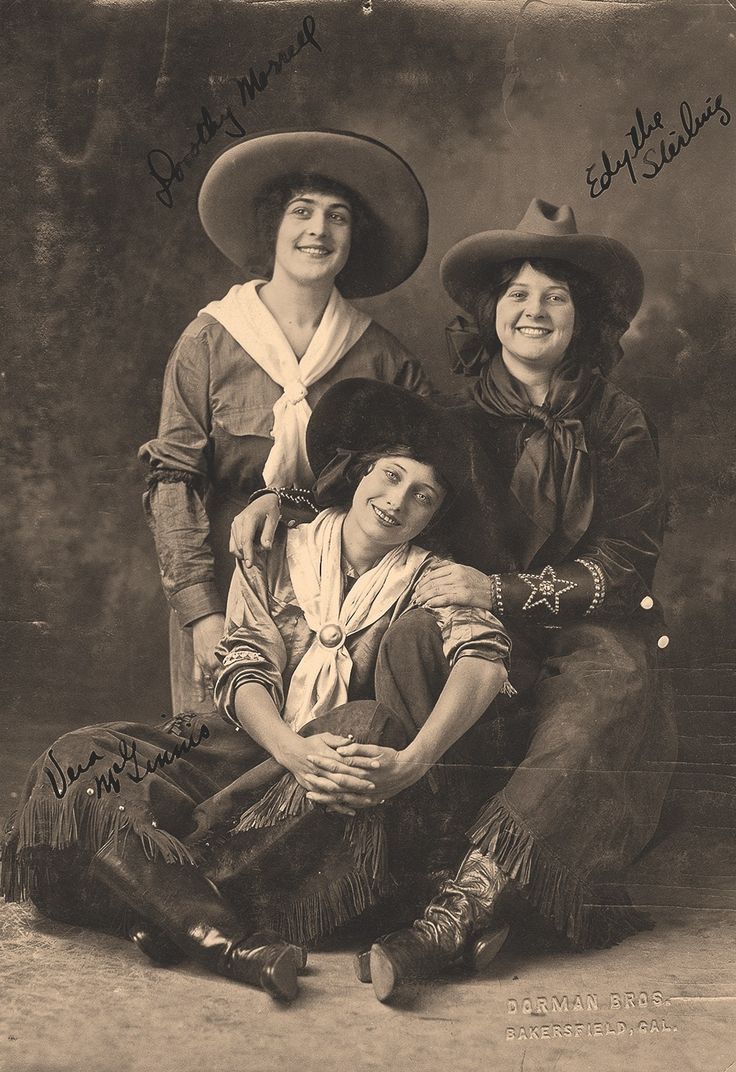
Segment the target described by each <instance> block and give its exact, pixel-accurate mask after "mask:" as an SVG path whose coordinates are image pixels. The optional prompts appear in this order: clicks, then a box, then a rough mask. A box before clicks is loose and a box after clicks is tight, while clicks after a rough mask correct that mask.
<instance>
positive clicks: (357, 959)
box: [353, 949, 371, 983]
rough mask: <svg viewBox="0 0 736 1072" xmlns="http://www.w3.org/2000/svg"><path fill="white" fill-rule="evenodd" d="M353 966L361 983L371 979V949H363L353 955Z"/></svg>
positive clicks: (368, 981)
mask: <svg viewBox="0 0 736 1072" xmlns="http://www.w3.org/2000/svg"><path fill="white" fill-rule="evenodd" d="M353 967H354V968H355V974H356V976H357V979H358V982H359V983H370V981H371V951H370V949H363V950H362V951H361V952H360V953H356V954H355V956H354V957H353Z"/></svg>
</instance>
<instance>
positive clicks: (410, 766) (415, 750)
mask: <svg viewBox="0 0 736 1072" xmlns="http://www.w3.org/2000/svg"><path fill="white" fill-rule="evenodd" d="M398 758H399V762H400V763H401V765H402V767H403V768H404V770H405V771H406V773H407V775H411V776H412V780H411V782H409V785H413V784H414V782H418V781H419V779H420V778H423V777H424V775H425V774H426V773H427V771H428V770H429V768H430V767H431V766H432V764H433V762H434V759H433V758H432V757H430V756H429V755H427V753H426V752H425V751H424V750H423V749H422V747H421V744H419V745H418V744H417V738H414V740H413V741H412V742H411V744H408V745H407V746H406V748H404V749H402V750H401V751H400V752H399V755H398Z"/></svg>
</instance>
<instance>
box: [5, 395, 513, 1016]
mask: <svg viewBox="0 0 736 1072" xmlns="http://www.w3.org/2000/svg"><path fill="white" fill-rule="evenodd" d="M308 450H309V459H310V463H311V465H312V467H313V469H314V471H315V472H317V473H319V474H320V482H319V484H318V487H319V488H320V490H321V492H322V493H323V494H324V495H325V496H326V501H329V502H333V503H335V504H336V505H335V506H333V507H331V508H329V509H327V510H325V511H323V512H322V513H320V514H319V516H318V517H317V518H316V519H315V521H314V522H313V523H312V524H309V525H306V526H303V527H302V528H298V529H294V530H293V531H289V532H288V534H287V535H286V536H285V538H282V539H280V541H279V543H278V546H277V548H276V551H275V553H274V554H272V555H271V556H270V557H269V559H268V561H267V563H264V564H263V565H262V566H259V567H258V568H257V569H253V570H251V571H248V572H247V573H246V572H245V571H243V570H242V569H239V570H238V571H237V572H236V574H235V577H234V579H233V582H232V586H231V593H230V601H229V606H228V618H229V632H228V635H227V636H226V637H225V639H224V640H223V642H222V644H221V646H220V648H219V655H220V658H221V662H222V672H221V674H220V676H219V679H218V681H217V686H216V694H217V698H218V701H219V703H220V704H221V707H222V710H223V712H224V714H225V716H226V720H227V721H215V722H213V721H210V720H207V719H206V716H193V717H190V718H186V717H180V718H178V719H174V720H173V721H172V722H171V723H169V724H168V725H167V726H165V727H164V728H162V729H161V730H158V729H154V728H152V727H150V726H146V725H141V724H136V723H108V724H106V725H105V724H103V725H99V726H92V727H87V728H85V729H81V730H77V731H74V732H72V733H68V734H65V735H64V736H63V737H61V738H60V739H59V740H58V741H56V742H55V743H54V744H53V745H52V747H51V748H50V749H49V750H48V752H46V753H44V755H43V756H41V757H40V758H39V760H37V762H36V763H35V764H34V766H33V767H32V769H31V772H30V774H29V777H28V779H27V782H26V786H25V789H24V792H23V794H22V800H21V805H20V809H19V813H18V815H17V818H16V819H15V821H14V822H13V824H12V825H11V828H10V830H9V832H8V836H7V839H6V842H5V845H4V849H3V856H2V878H3V883H4V888H5V891H6V896H7V897H9V898H11V899H17V898H20V897H22V896H24V895H30V897H31V898H32V899H33V901H34V902H35V903H36V905H37V906H38V907H39V908H40V909H41V911H43V912H45V913H46V914H47V915H49V916H51V917H53V918H59V919H63V920H65V921H68V922H77V923H84V924H89V925H97V926H106V927H107V928H118V929H119V930H120V931H122V932H125V933H127V934H128V935H129V936H130V937H132V938H134V940H136V941H137V942H138V944H139V945H140V946H141V947H142V948H143V950H144V951H145V952H147V953H149V955H152V956H154V958H156V959H158V960H159V961H162V960H164V959H165V958H169V959H174V958H175V956H176V951H177V950H181V952H182V953H184V954H185V955H189V956H191V957H193V958H194V959H196V960H198V961H199V962H200V963H201V964H202V965H204V966H206V967H208V968H210V969H211V970H214V971H217V972H219V973H220V974H223V975H227V976H230V977H232V978H235V979H238V980H240V981H244V982H249V983H256V984H260V985H261V986H263V987H265V988H266V989H268V990H269V991H270V992H271V993H272V994H274V995H275V996H277V997H280V998H282V999H285V1000H289V999H291V998H293V997H294V996H295V994H296V976H295V972H296V960H295V956H294V954H293V951H292V950H293V947H292V946H289V945H288V944H287V943H286V942H285V941H283V940H282V939H279V937H278V936H277V935H276V934H274V933H273V932H272V931H268V930H267V931H264V930H262V929H261V928H262V925H263V923H264V922H268V921H273V919H274V918H276V919H278V920H279V921H280V922H283V924H284V926H285V929H287V930H288V932H289V934H290V935H291V936H293V937H294V938H296V939H299V940H303V939H309V938H314V937H319V936H321V935H322V934H324V933H326V932H327V931H329V930H330V929H331V928H332V927H334V926H336V925H337V924H339V923H342V922H344V921H345V920H347V919H350V918H352V916H354V915H357V914H358V913H360V912H361V911H363V909H364V908H365V907H366V906H367V905H368V904H371V903H375V902H376V901H377V900H378V899H379V898H380V897H381V895H382V894H383V893H384V892H385V891H386V889H387V888H388V886H389V883H390V875H391V872H393V871H394V870H400V864H401V858H400V853H397V852H396V851H394V852H393V853H392V845H391V841H392V834H391V821H390V814H391V810H392V809H391V804H390V801H391V799H392V798H394V797H397V795H398V794H401V793H402V791H404V790H408V789H409V788H410V787H416V788H415V793H417V794H418V796H417V797H416V801H417V802H418V806H420V807H421V806H422V803H423V801H426V800H427V799H428V798H431V797H437V798H440V797H441V796H442V789H443V786H444V785H447V784H448V782H449V781H450V779H448V778H447V777H445V776H444V775H445V774H446V772H444V771H443V769H441V768H437V767H436V764H437V763H438V761H439V760H440V758H441V757H443V756H446V755H447V756H448V761H449V762H451V760H452V755H451V750H452V747H453V746H454V745H455V743H456V742H458V741H459V739H460V738H461V737H462V735H463V734H464V733H465V731H467V730H469V728H470V727H471V726H472V725H473V724H474V723H475V722H476V721H477V720H478V719H479V718H480V716H481V715H482V714H483V713H484V712H485V711H486V709H487V708H488V706H489V704H490V703H491V701H492V700H493V698H494V697H495V696H496V694H497V693H498V692H499V691H500V690H501V689H506V691H508V685H507V670H506V665H505V662H506V659H507V657H508V653H509V647H510V645H509V641H508V638H507V636H506V634H505V632H504V630H503V628H502V626H501V625H500V623H499V622H498V621H497V619H496V618H495V617H494V616H493V615H492V614H491V613H490V611H477V610H475V609H472V608H463V609H458V610H456V609H454V608H452V607H448V608H446V609H445V610H443V611H442V612H439V613H436V614H435V613H430V612H427V611H420V610H417V609H412V600H413V597H414V593H415V591H416V588H417V585H418V583H419V582H420V580H421V579H422V578H423V577H426V576H427V575H428V573H429V572H430V571H431V570H432V569H434V568H437V567H438V566H440V565H441V562H440V561H439V560H438V559H437V558H436V557H435V556H434V555H432V554H430V553H429V552H427V551H424V550H422V549H421V548H420V547H417V546H415V545H414V544H413V542H412V541H413V540H414V539H415V538H416V537H417V536H418V535H419V534H420V533H421V532H422V531H423V530H424V529H425V528H426V526H427V525H428V524H430V523H431V522H432V520H433V519H435V518H436V517H437V515H438V514H439V513H440V512H441V511H442V510H443V509H445V510H446V509H448V508H449V505H450V503H451V501H454V498H453V493H457V491H458V490H459V489H460V488H461V486H462V484H463V482H464V480H465V474H466V471H467V455H466V452H465V450H464V444H463V436H462V431H461V429H460V428H459V427H456V426H455V425H454V422H452V421H451V419H450V418H449V417H447V416H446V415H443V414H442V413H441V412H440V411H438V410H436V408H435V407H434V406H432V405H431V403H428V402H426V401H424V400H423V399H421V398H420V397H418V396H416V395H413V394H411V393H410V392H408V391H405V390H403V389H402V388H399V387H394V386H392V385H387V384H380V383H378V382H376V381H371V380H351V381H344V382H342V383H341V384H338V385H336V386H335V387H333V388H332V389H331V391H329V392H328V393H327V395H326V396H325V397H324V398H323V399H322V400H321V402H320V403H319V404H318V406H317V407H316V409H315V412H314V414H313V417H312V420H311V422H310V426H309V433H308ZM415 618H419V619H420V620H422V621H423V622H424V623H425V625H424V628H425V630H431V631H433V634H434V635H435V636H436V639H437V643H438V645H439V649H438V650H435V649H434V648H432V646H431V645H430V646H428V648H427V650H426V651H425V650H419V648H418V647H417V646H416V645H415V643H414V638H415V637H416V635H417V634H416V632H415V631H414V630H413V629H412V628H410V629H409V630H407V629H406V628H405V623H406V622H409V624H410V625H411V622H412V619H415ZM241 730H244V731H245V732H241ZM171 734H178V735H179V736H180V738H184V740H181V739H179V740H177V741H176V743H175V744H173V743H172V740H171V736H170V735H171ZM351 738H353V739H355V741H356V742H357V743H359V744H361V745H362V746H364V747H367V746H368V745H371V746H372V747H375V748H376V749H377V751H376V753H375V754H373V753H372V754H371V756H370V757H362V756H360V755H355V756H352V757H349V758H345V759H344V760H343V759H342V757H341V756H340V752H339V749H340V748H344V747H346V746H349V745H350V743H351ZM269 754H270V756H271V757H273V758H272V760H268V759H267V757H268V755H269ZM264 761H266V762H264ZM284 770H286V772H287V773H286V774H285V775H284V774H283V771H284ZM243 771H250V772H251V774H250V776H246V777H245V781H246V782H247V786H248V788H249V789H250V790H253V789H254V788H257V787H258V786H259V785H263V784H264V783H265V784H268V782H269V781H270V782H272V783H275V784H272V785H271V788H270V789H269V790H268V792H267V793H266V795H265V797H263V799H262V800H260V801H257V802H256V803H255V804H254V805H253V806H251V807H250V808H249V809H248V810H247V811H246V812H245V814H244V815H243V816H242V818H241V820H240V822H239V824H238V829H237V830H236V831H235V834H234V836H232V837H226V838H225V839H224V842H223V843H222V844H216V845H212V844H210V845H207V842H208V841H209V842H211V841H212V839H211V838H210V837H207V836H205V837H204V838H202V837H201V836H200V835H199V831H200V830H201V828H202V826H203V825H204V826H205V827H207V825H208V824H207V823H206V822H205V823H204V824H203V822H202V819H203V816H204V817H206V816H207V815H208V814H209V815H210V818H212V817H215V816H216V814H218V807H220V812H221V805H222V801H223V799H227V800H228V802H229V804H230V808H231V810H232V808H233V807H234V803H235V801H236V800H237V799H238V793H237V785H238V781H235V786H233V785H232V784H231V783H232V782H233V781H234V780H235V779H237V776H238V775H241V774H242V772H243ZM279 775H282V777H281V780H280V781H275V779H276V778H278V777H279ZM425 775H426V778H425ZM422 782H423V783H424V785H420V783H422ZM240 783H241V785H242V778H241V779H240ZM361 788H364V789H365V790H366V791H367V796H364V797H363V798H362V803H364V804H365V803H368V802H369V803H370V805H371V809H370V811H365V810H364V811H362V812H361V814H360V815H353V814H352V810H353V809H351V808H350V807H349V806H348V807H345V806H344V805H343V803H342V801H341V798H340V794H341V793H343V792H347V793H350V792H354V791H357V790H358V789H361ZM325 790H336V791H337V795H336V796H335V797H331V798H330V800H329V802H328V803H329V806H330V807H331V808H334V809H337V810H338V811H340V810H343V811H346V812H348V815H347V817H346V818H344V817H342V816H337V817H336V816H335V815H331V814H328V813H326V812H325V811H324V810H323V809H322V808H318V807H316V806H315V805H314V803H313V802H312V797H313V796H314V794H319V793H320V792H324V791H325ZM250 799H251V800H252V799H253V798H252V795H251V798H250ZM404 799H405V798H404V797H402V800H404ZM212 802H214V804H213V803H212ZM374 806H375V807H374ZM430 810H432V811H433V815H434V816H436V817H437V818H438V820H440V821H441V819H442V818H443V810H444V809H443V807H439V808H434V809H430ZM394 814H395V822H394V826H395V827H396V826H398V827H401V826H404V825H405V824H406V823H407V822H408V814H409V811H408V809H406V808H405V806H404V805H399V806H398V807H397V808H396V811H395V813H394ZM417 825H418V826H419V827H422V826H425V825H427V824H425V823H424V818H423V816H420V817H419V820H418V822H417ZM343 828H344V830H343ZM425 836H426V834H425ZM187 839H189V840H188V844H187V843H186V841H187ZM325 861H329V862H328V863H326V862H325ZM213 880H214V881H215V882H217V883H218V885H219V886H220V887H221V889H220V890H218V889H217V888H216V887H215V885H214V883H213ZM282 885H283V886H284V887H288V889H284V890H282ZM222 891H226V892H227V893H228V895H232V897H233V898H236V897H237V900H238V906H237V908H236V907H235V906H234V904H233V903H232V902H231V901H229V900H227V899H226V898H225V896H223V892H222ZM260 894H262V896H260V899H259V895H260Z"/></svg>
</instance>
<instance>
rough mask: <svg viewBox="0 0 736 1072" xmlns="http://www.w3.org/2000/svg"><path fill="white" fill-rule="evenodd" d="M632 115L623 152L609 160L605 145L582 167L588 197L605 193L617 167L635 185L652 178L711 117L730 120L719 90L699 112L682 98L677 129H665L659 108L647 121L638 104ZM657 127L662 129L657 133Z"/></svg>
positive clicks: (615, 173) (706, 99)
mask: <svg viewBox="0 0 736 1072" xmlns="http://www.w3.org/2000/svg"><path fill="white" fill-rule="evenodd" d="M634 116H635V120H636V122H635V123H634V124H633V126H632V127H631V128H630V130H628V131H627V133H626V137H627V139H628V141H629V143H630V144H629V145H627V146H626V148H625V149H624V150H623V152H621V153H620V155H616V156H615V157H614V160H613V161H611V157H610V155H609V153H608V151H607V150H606V149H604V150H603V152H602V153H601V159H600V163H596V164H590V165H589V166H588V167H587V168H586V169H585V179H586V182H587V183H588V192H589V194H590V196H591V197H600V196H601V194H604V193H605V192H606V190H608V189H609V187H610V185H611V183H612V182H613V180H614V178H615V177H616V175H618V173H619V172H620V171H626V172H627V173H628V176H629V179H630V180H631V182H632V183H633V184H634V185H635V186H636V183H637V181H638V180H639V179H655V178H656V177H657V175H659V173H660V171H661V170H662V169H663V168H664V167H666V166H667V164H671V163H672V161H673V160H675V159H676V158H677V157H678V156H679V155H680V153H681V152H682V150H683V149H686V148H687V147H688V145H690V143H691V142H692V141H694V139H695V138H696V137H697V136H698V134H699V133H700V131H701V130H702V129H703V127H704V126H705V125H706V123H708V122H709V121H710V120H711V119H713V118H714V117H715V116H718V122H719V123H720V125H721V126H722V127H727V126H728V124H729V123H730V122H731V113H730V112H729V111H728V109H727V108H726V107H725V105H724V104H723V94H722V93H719V94H718V95H717V96H715V97H706V98H705V108H704V109H703V110H702V111H700V112H693V110H692V108H691V107H690V105H689V103H688V102H687V101H686V100H684V101H682V102H681V104H680V111H679V129H677V124H675V129H672V130H668V131H666V130H665V128H666V126H669V124H665V123H663V121H662V113H661V112H655V113H654V114H653V116H652V118H651V120H650V121H649V122H647V121H646V120H645V119H644V116H643V115H642V113H641V109H640V108H637V109H636V111H635V113H634ZM658 131H662V132H663V133H662V134H661V135H660V134H658V133H657V132H658ZM650 139H651V140H650ZM645 146H646V148H645ZM639 158H640V159H639ZM635 161H636V163H635Z"/></svg>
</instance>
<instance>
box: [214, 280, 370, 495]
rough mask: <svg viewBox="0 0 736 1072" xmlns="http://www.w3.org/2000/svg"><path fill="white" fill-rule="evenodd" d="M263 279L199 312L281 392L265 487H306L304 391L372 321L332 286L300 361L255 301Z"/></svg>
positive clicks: (238, 286) (237, 287) (309, 479)
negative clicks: (225, 333) (220, 328)
mask: <svg viewBox="0 0 736 1072" xmlns="http://www.w3.org/2000/svg"><path fill="white" fill-rule="evenodd" d="M263 283H264V280H263V279H254V280H251V282H250V283H242V284H241V283H239V284H236V285H235V286H234V287H231V288H230V290H229V291H228V292H227V294H226V295H225V297H224V298H223V299H222V300H221V301H214V302H210V303H209V305H206V306H205V307H204V309H200V313H209V315H210V316H213V317H214V318H215V320H219V322H220V323H221V324H222V326H223V327H224V328H226V330H227V331H229V332H230V334H231V335H232V337H233V338H234V339H235V341H236V342H238V343H240V345H241V346H242V347H243V349H244V350H245V351H246V352H247V353H248V354H249V355H250V356H251V357H252V358H253V360H254V361H255V362H256V364H257V365H260V367H261V368H262V369H263V371H264V372H265V373H266V374H267V375H268V376H270V377H271V379H272V380H273V381H274V383H277V384H278V385H279V387H281V388H282V390H283V392H284V393H283V394H282V396H281V398H280V399H279V400H278V402H277V403H276V405H275V406H274V407H273V418H274V420H273V429H272V431H271V437H272V439H273V441H274V443H273V447H272V448H271V452H270V454H269V455H268V458H266V464H265V465H264V467H263V480H264V483H265V485H266V487H290V486H291V485H292V484H299V485H301V486H303V485H311V484H312V483H313V481H314V475H313V473H312V470H311V469H310V467H309V462H308V461H307V448H306V431H307V422H308V420H309V417H310V414H311V412H312V411H311V409H310V408H309V404H308V403H307V400H306V396H307V388H308V387H311V386H312V384H313V383H316V382H317V381H318V380H321V379H322V377H323V376H324V375H325V373H327V372H329V371H330V369H331V368H332V367H333V366H334V365H336V364H337V362H338V361H339V360H340V358H341V357H342V356H343V355H344V354H346V353H347V351H348V350H349V349H350V347H351V346H353V345H354V344H355V343H356V342H357V341H358V339H359V338H360V337H361V335H362V334H363V332H364V331H365V329H366V328H367V327H368V325H369V324H370V322H371V318H370V317H369V316H366V314H365V313H362V312H361V311H360V310H359V309H356V308H354V306H352V305H351V304H350V303H349V302H347V301H345V299H344V298H343V297H342V296H341V295H340V293H339V292H338V291H337V289H336V288H335V287H333V288H332V294H331V295H330V299H329V301H328V302H327V306H326V308H325V311H324V313H323V315H322V319H321V320H320V323H319V327H318V328H317V330H316V331H315V333H314V335H313V336H312V341H311V342H310V344H309V346H308V347H307V349H306V352H305V353H304V355H303V357H302V358H301V360H300V361H299V360H297V357H296V354H295V353H294V351H293V350H292V348H291V346H290V345H289V342H288V340H287V338H286V336H285V335H284V333H283V331H282V330H281V328H280V327H279V325H278V323H277V322H276V320H275V319H274V317H273V316H272V315H271V313H270V312H269V310H268V309H267V308H266V306H265V305H264V304H263V302H262V301H261V299H260V298H259V297H258V290H257V288H258V287H259V286H261V285H262V284H263Z"/></svg>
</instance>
